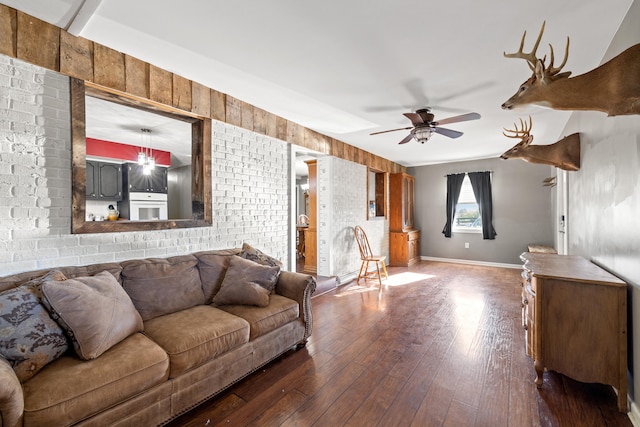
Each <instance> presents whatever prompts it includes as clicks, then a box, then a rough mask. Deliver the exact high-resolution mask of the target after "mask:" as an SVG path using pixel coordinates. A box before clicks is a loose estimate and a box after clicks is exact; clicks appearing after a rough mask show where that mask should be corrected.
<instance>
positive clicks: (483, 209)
mask: <svg viewBox="0 0 640 427" xmlns="http://www.w3.org/2000/svg"><path fill="white" fill-rule="evenodd" d="M469 180H470V181H471V188H473V194H474V196H476V202H478V207H479V208H480V216H481V217H482V238H483V239H488V240H493V239H495V237H496V234H498V233H496V230H495V229H494V228H493V223H492V222H493V201H492V197H491V172H469Z"/></svg>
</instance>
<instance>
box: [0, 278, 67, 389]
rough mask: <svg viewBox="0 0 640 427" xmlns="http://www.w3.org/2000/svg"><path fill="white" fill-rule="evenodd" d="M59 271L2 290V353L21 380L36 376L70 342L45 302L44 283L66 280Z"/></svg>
mask: <svg viewBox="0 0 640 427" xmlns="http://www.w3.org/2000/svg"><path fill="white" fill-rule="evenodd" d="M64 279H65V276H64V274H62V273H61V272H59V271H51V272H49V273H48V274H46V275H44V276H42V277H39V278H36V279H32V280H31V281H29V282H27V283H25V284H23V285H21V286H19V287H17V288H14V289H10V290H8V291H4V292H2V293H0V355H1V356H2V357H3V358H5V359H6V360H7V362H9V364H11V367H12V368H13V369H14V371H15V372H16V376H17V377H18V379H19V380H20V382H24V381H26V380H28V379H29V378H31V377H32V376H34V375H35V374H36V373H37V372H38V371H40V370H41V369H42V368H44V366H45V365H46V364H48V363H50V362H52V361H54V360H56V359H57V358H58V357H60V356H61V355H62V354H63V353H64V352H65V351H67V349H68V348H69V344H68V341H67V337H66V336H65V334H64V331H63V330H62V329H61V328H60V326H59V325H58V324H57V323H56V322H55V321H54V320H53V319H52V318H51V316H50V315H49V312H48V311H47V310H46V309H45V307H44V306H43V305H42V304H41V301H42V293H41V285H42V283H44V282H46V281H48V280H64Z"/></svg>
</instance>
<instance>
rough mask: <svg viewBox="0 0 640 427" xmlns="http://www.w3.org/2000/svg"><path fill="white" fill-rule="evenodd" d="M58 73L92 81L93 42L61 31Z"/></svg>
mask: <svg viewBox="0 0 640 427" xmlns="http://www.w3.org/2000/svg"><path fill="white" fill-rule="evenodd" d="M60 72H61V73H62V74H65V75H67V76H70V77H75V78H77V79H82V80H89V81H93V78H94V77H93V42H91V41H90V40H87V39H84V38H82V37H75V36H72V35H71V34H69V33H67V32H66V31H62V32H61V33H60Z"/></svg>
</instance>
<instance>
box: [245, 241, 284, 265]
mask: <svg viewBox="0 0 640 427" xmlns="http://www.w3.org/2000/svg"><path fill="white" fill-rule="evenodd" d="M240 256H241V257H242V258H244V259H248V260H251V261H253V262H257V263H258V264H262V265H268V266H271V267H280V268H282V262H281V261H280V260H278V259H275V258H273V257H271V256H269V255H267V254H265V253H264V252H262V251H261V250H259V249H256V248H254V247H253V246H251V245H250V244H248V243H243V244H242V251H241V252H240Z"/></svg>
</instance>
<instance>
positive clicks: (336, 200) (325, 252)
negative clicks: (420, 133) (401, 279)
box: [317, 156, 389, 283]
mask: <svg viewBox="0 0 640 427" xmlns="http://www.w3.org/2000/svg"><path fill="white" fill-rule="evenodd" d="M367 171H368V168H367V167H366V166H363V165H360V164H357V163H353V162H350V161H348V160H343V159H338V158H336V157H331V156H326V157H321V158H319V159H318V166H317V174H318V175H317V186H318V274H319V275H321V276H337V277H338V278H339V280H340V282H341V283H344V282H346V281H348V280H350V279H352V278H355V276H356V275H357V273H358V269H359V268H360V252H359V251H358V245H357V243H356V241H355V237H354V234H353V228H354V227H355V226H356V225H360V226H362V227H363V229H364V230H365V232H366V233H367V237H368V239H369V243H370V246H371V250H372V251H373V252H374V253H376V254H382V255H387V257H388V256H389V221H388V220H386V219H375V220H371V221H369V220H367ZM387 199H388V198H387ZM387 259H388V258H387Z"/></svg>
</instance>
